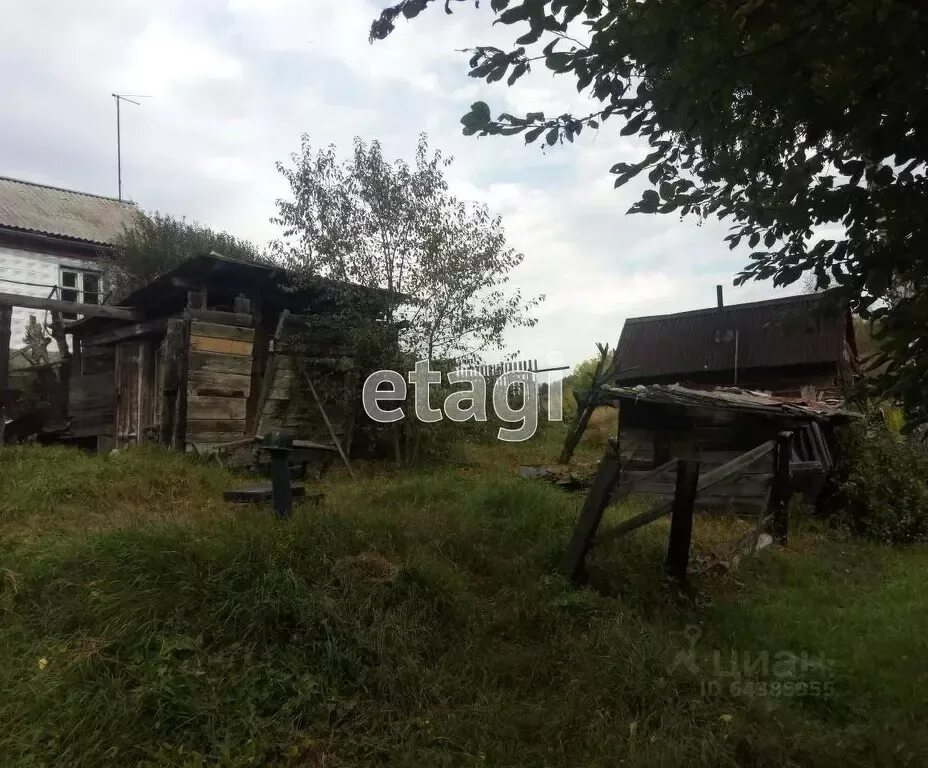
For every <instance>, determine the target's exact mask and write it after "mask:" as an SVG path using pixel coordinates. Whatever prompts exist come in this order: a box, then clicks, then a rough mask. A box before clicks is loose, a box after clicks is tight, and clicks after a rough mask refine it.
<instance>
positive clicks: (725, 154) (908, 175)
mask: <svg viewBox="0 0 928 768" xmlns="http://www.w3.org/2000/svg"><path fill="white" fill-rule="evenodd" d="M433 4H434V3H433V2H432V0H404V1H403V2H399V3H396V4H393V5H391V6H390V7H388V8H386V9H385V10H384V11H383V12H382V13H381V14H380V16H379V18H378V19H377V20H376V21H374V23H373V25H372V27H371V33H370V37H371V39H372V40H374V39H381V38H383V37H386V36H387V35H389V34H390V33H391V32H392V31H393V29H394V26H395V22H396V19H397V18H398V16H399V15H401V14H402V15H404V16H405V17H407V18H411V17H413V16H415V15H417V14H419V13H420V12H421V11H423V10H425V9H426V8H427V7H428V6H430V5H433ZM444 6H445V9H446V10H447V11H448V12H449V13H450V6H451V2H450V0H449V1H448V2H446V3H444ZM491 8H492V10H493V12H494V13H495V14H496V16H497V19H496V23H498V24H502V25H513V26H515V27H518V29H519V33H521V34H520V36H519V37H518V38H517V39H516V41H515V44H514V47H513V48H512V49H511V50H509V51H506V50H503V49H500V48H498V47H495V46H477V47H475V48H474V49H472V50H471V51H470V54H471V59H470V75H471V76H472V77H476V78H481V79H484V80H486V81H487V82H488V83H492V82H496V81H499V80H502V79H503V78H504V77H506V78H507V83H508V84H509V85H513V84H514V83H516V81H518V80H519V79H520V78H521V77H523V76H524V75H525V74H526V73H528V72H529V71H530V70H531V69H532V67H537V66H539V65H540V64H543V65H544V66H545V67H546V68H547V69H549V70H550V71H552V72H553V73H554V74H555V75H562V76H565V77H568V78H571V79H573V80H574V81H575V82H576V87H577V90H578V91H579V92H581V93H583V94H585V95H587V96H589V97H590V99H591V100H592V101H594V102H598V103H599V104H600V105H601V108H599V109H597V110H595V111H594V112H592V113H591V114H588V115H581V116H574V115H571V114H567V113H565V114H562V115H559V116H553V115H545V114H544V113H542V112H530V113H528V114H526V115H524V116H517V115H512V114H509V113H503V114H500V115H499V116H498V117H496V118H494V117H493V112H492V111H491V109H490V107H489V106H488V105H487V104H486V103H484V102H482V101H478V102H476V103H474V104H473V105H472V106H471V109H470V111H469V112H468V113H467V114H466V115H464V117H463V118H462V120H461V122H462V124H463V127H464V133H465V134H467V135H475V134H476V135H503V136H509V135H523V136H524V138H525V141H526V142H529V143H530V142H534V141H539V140H542V141H544V142H545V143H546V144H547V145H553V144H556V143H558V142H561V143H563V142H564V141H565V140H566V141H568V142H572V141H573V140H574V139H575V137H576V136H578V135H580V134H581V132H582V131H583V130H584V129H593V130H597V129H599V128H601V127H602V126H603V125H604V124H605V123H606V122H607V121H609V120H613V119H620V120H621V121H622V126H621V129H620V131H619V133H620V134H621V135H634V134H636V135H638V136H640V137H642V138H643V139H645V140H646V141H647V143H648V148H647V150H646V151H645V152H643V153H642V156H641V158H640V159H639V160H638V161H636V162H619V163H616V164H615V165H613V166H612V168H611V173H613V174H614V175H615V184H616V186H621V185H623V184H625V183H627V182H628V181H630V180H631V179H633V178H636V177H637V176H640V175H642V174H646V175H647V178H648V181H649V182H650V184H651V188H649V189H646V190H645V191H644V192H643V194H642V196H641V199H640V200H639V201H638V202H636V203H635V204H634V205H633V206H632V207H631V209H630V211H631V212H636V213H674V214H679V215H682V216H687V215H693V216H697V217H703V218H705V217H710V216H716V217H718V218H720V219H725V220H727V221H729V222H730V223H731V231H730V234H729V235H728V237H727V238H726V239H727V240H728V241H729V244H730V246H731V247H732V248H734V247H736V246H738V245H739V244H740V243H742V242H743V243H745V244H747V245H748V246H749V247H750V248H751V250H752V253H751V255H750V257H749V263H748V264H747V266H746V267H745V268H744V269H743V271H742V272H741V273H740V274H739V275H738V277H737V280H736V282H738V283H743V282H745V281H748V280H752V279H757V280H766V279H770V278H772V279H773V282H774V284H775V285H788V284H791V283H793V282H795V281H797V280H799V279H800V278H801V277H802V275H803V274H804V273H812V274H813V275H814V277H815V281H816V286H817V288H819V289H824V288H827V287H829V286H831V285H836V286H837V287H838V288H839V289H840V290H839V292H838V295H839V296H840V297H841V298H843V299H845V300H847V301H849V302H850V305H851V307H852V309H853V310H854V311H856V312H859V313H860V314H862V315H865V316H868V315H872V316H873V317H876V318H879V319H880V320H881V322H880V326H879V336H878V338H879V340H880V342H881V353H882V355H883V356H884V358H885V361H886V362H887V363H888V365H887V366H886V368H885V369H884V371H883V373H882V375H881V376H880V377H879V378H878V379H877V384H878V386H879V389H880V391H882V392H884V393H888V394H889V395H891V396H892V397H894V398H896V399H898V400H899V401H901V402H902V403H904V404H905V406H906V409H907V411H908V413H909V421H910V423H911V424H912V425H913V426H917V425H918V424H924V423H926V422H928V406H926V405H925V404H926V403H928V392H926V382H928V336H926V335H925V333H924V329H925V328H926V327H928V260H926V259H925V257H924V253H925V250H926V246H928V223H926V219H925V216H924V210H925V207H926V198H928V178H926V162H928V127H926V126H928V123H926V121H925V119H924V114H923V112H922V110H920V109H918V108H913V105H916V104H921V103H922V102H923V100H924V93H925V89H926V87H928V61H926V59H925V56H924V41H925V39H926V38H928V14H926V13H925V11H924V8H923V7H922V5H921V4H920V3H917V2H904V1H902V0H865V1H864V2H852V3H848V2H846V0H793V1H792V2H785V3H784V2H773V1H772V0H751V1H750V2H749V1H746V0H722V1H721V2H712V3H706V2H695V3H694V2H692V0H645V1H644V2H641V1H640V0H634V1H633V0H612V1H610V2H608V3H605V2H602V1H601V0H493V2H491ZM580 24H584V25H586V27H587V30H588V34H585V35H583V39H577V37H575V36H574V35H575V29H576V28H577V27H578V26H579V25H580ZM825 227H827V228H828V230H827V231H828V234H827V236H824V237H823V236H822V233H823V231H824V230H823V228H825Z"/></svg>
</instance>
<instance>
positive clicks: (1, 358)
mask: <svg viewBox="0 0 928 768" xmlns="http://www.w3.org/2000/svg"><path fill="white" fill-rule="evenodd" d="M12 322H13V307H12V306H11V305H10V304H0V389H6V388H7V387H9V386H10V336H11V335H12V332H11V330H10V328H11V326H12Z"/></svg>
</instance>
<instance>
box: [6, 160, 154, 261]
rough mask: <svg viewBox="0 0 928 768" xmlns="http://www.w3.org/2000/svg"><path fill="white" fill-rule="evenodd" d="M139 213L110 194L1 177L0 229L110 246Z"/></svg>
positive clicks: (136, 209)
mask: <svg viewBox="0 0 928 768" xmlns="http://www.w3.org/2000/svg"><path fill="white" fill-rule="evenodd" d="M138 215H139V210H138V208H136V207H135V205H133V204H132V203H127V202H124V201H120V200H116V199H114V198H112V197H101V196H100V195H90V194H87V193H85V192H75V191H73V190H70V189H60V188H59V187H49V186H45V185H43V184H34V183H32V182H30V181H22V180H20V179H11V178H8V177H5V176H0V228H9V229H15V230H19V231H22V232H36V233H38V234H42V235H50V236H52V237H63V238H67V239H69V240H80V241H83V242H87V243H97V244H100V245H112V244H113V243H114V242H115V241H116V238H117V236H118V235H119V234H120V232H122V231H123V229H124V228H126V227H128V226H131V225H132V224H133V223H134V222H135V219H136V217H137V216H138Z"/></svg>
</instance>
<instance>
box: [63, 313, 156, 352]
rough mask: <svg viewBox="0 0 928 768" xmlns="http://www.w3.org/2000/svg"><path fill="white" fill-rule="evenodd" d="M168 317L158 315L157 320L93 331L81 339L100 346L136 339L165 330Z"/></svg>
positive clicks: (91, 344) (86, 342)
mask: <svg viewBox="0 0 928 768" xmlns="http://www.w3.org/2000/svg"><path fill="white" fill-rule="evenodd" d="M167 327H168V318H167V317H160V318H158V319H157V320H148V321H146V322H144V323H134V324H133V325H124V326H123V327H122V328H114V329H113V330H111V331H103V332H102V333H95V334H94V335H93V336H81V341H83V342H84V343H85V344H89V345H90V346H96V347H102V346H105V345H107V344H115V343H116V342H119V341H128V340H129V339H137V338H139V337H140V336H148V335H151V334H156V333H163V332H165V331H166V330H167Z"/></svg>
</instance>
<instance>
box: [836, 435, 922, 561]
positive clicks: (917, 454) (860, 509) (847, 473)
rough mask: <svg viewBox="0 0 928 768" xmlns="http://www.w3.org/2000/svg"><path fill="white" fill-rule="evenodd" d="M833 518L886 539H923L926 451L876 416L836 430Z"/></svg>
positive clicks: (901, 541) (902, 541)
mask: <svg viewBox="0 0 928 768" xmlns="http://www.w3.org/2000/svg"><path fill="white" fill-rule="evenodd" d="M839 449H840V450H839V463H838V470H837V473H838V476H837V480H836V482H837V491H836V495H835V498H833V499H831V503H830V506H831V507H832V508H833V509H834V512H833V513H832V519H833V520H834V521H835V522H836V523H838V524H839V525H841V526H842V527H844V528H846V529H847V530H848V531H849V532H850V533H852V534H853V535H855V536H862V537H865V538H869V539H874V540H876V541H881V542H884V543H886V544H909V543H912V542H918V541H928V453H926V452H925V450H924V448H923V447H922V446H919V445H917V444H916V443H915V442H913V441H912V440H910V439H907V438H905V437H901V436H900V435H898V434H896V433H895V432H893V431H892V429H890V428H889V427H887V425H885V424H883V423H881V422H873V423H867V424H856V425H853V426H850V427H847V428H845V429H844V430H843V431H842V433H841V435H840V445H839Z"/></svg>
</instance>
